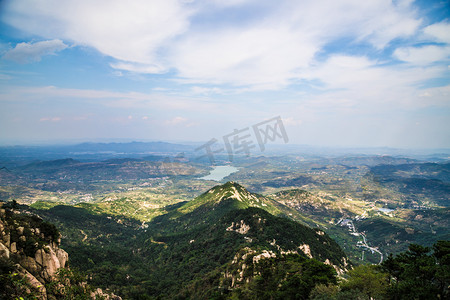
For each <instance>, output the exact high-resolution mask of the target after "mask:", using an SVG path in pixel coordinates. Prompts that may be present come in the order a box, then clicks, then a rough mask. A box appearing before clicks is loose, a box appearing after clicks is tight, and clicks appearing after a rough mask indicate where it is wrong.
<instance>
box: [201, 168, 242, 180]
mask: <svg viewBox="0 0 450 300" xmlns="http://www.w3.org/2000/svg"><path fill="white" fill-rule="evenodd" d="M237 171H239V169H238V168H235V167H232V166H215V167H214V169H212V170H211V172H209V174H208V175H206V176H204V177H201V178H199V179H203V180H214V181H221V180H222V179H224V178H225V177H227V176H228V175H230V174H233V173H235V172H237Z"/></svg>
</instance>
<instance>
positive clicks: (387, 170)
mask: <svg viewBox="0 0 450 300" xmlns="http://www.w3.org/2000/svg"><path fill="white" fill-rule="evenodd" d="M365 177H366V179H367V180H368V181H369V182H371V183H373V184H377V185H380V186H382V187H384V188H388V189H391V190H393V191H397V192H400V193H403V194H404V195H406V197H405V198H406V201H407V202H408V203H410V205H416V206H420V205H422V203H424V202H425V201H429V202H431V203H432V204H433V205H439V206H444V207H450V163H441V164H438V163H414V164H401V165H379V166H374V167H372V168H371V169H370V172H369V173H368V174H366V176H365Z"/></svg>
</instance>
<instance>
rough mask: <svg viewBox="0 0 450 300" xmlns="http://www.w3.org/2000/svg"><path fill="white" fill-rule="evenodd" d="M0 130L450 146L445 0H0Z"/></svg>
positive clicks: (44, 138) (71, 137)
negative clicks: (272, 127)
mask: <svg viewBox="0 0 450 300" xmlns="http://www.w3.org/2000/svg"><path fill="white" fill-rule="evenodd" d="M0 57H1V59H0V128H1V130H0V143H1V144H15V143H20V144H24V143H35V142H53V141H58V142H61V141H67V142H69V141H96V140H102V141H105V140H117V139H119V140H120V139H123V140H165V141H207V140H210V139H211V138H217V139H220V138H221V137H223V136H224V135H226V134H229V133H230V132H232V131H233V130H234V129H242V128H246V127H248V126H252V125H254V124H256V123H259V122H261V121H264V120H266V119H270V118H272V117H276V116H281V118H282V120H283V124H284V126H285V128H286V131H287V134H288V136H289V141H290V143H295V144H309V145H323V146H352V147H353V146H363V147H372V146H389V147H400V148H440V147H446V148H449V147H450V3H449V1H409V0H404V1H403V0H400V1H387V0H368V1H360V0H338V1H336V0H318V1H289V0H286V1H282V0H281V1H260V0H259V1H256V0H231V1H219V0H209V1H206V0H205V1H196V0H192V1H189V0H184V1H181V0H180V1H176V0H164V1H146V0H135V1H126V2H125V1H119V0H90V1H87V0H86V1H85V0H64V1H61V0H43V1H32V0H14V1H8V0H7V1H3V2H1V4H0Z"/></svg>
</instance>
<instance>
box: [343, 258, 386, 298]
mask: <svg viewBox="0 0 450 300" xmlns="http://www.w3.org/2000/svg"><path fill="white" fill-rule="evenodd" d="M347 275H348V279H347V281H345V282H343V283H342V284H341V288H342V291H343V292H346V291H359V292H361V294H362V295H364V296H366V297H367V298H368V299H371V298H374V299H382V298H383V297H384V296H385V294H386V292H387V289H388V286H389V282H388V274H387V273H384V272H383V271H382V269H381V268H380V267H379V266H376V265H360V266H357V267H355V268H354V269H353V270H350V271H349V272H348V273H347Z"/></svg>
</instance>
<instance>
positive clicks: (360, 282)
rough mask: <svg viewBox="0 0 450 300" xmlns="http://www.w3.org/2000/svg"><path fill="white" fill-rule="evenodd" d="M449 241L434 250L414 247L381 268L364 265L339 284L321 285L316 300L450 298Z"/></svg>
mask: <svg viewBox="0 0 450 300" xmlns="http://www.w3.org/2000/svg"><path fill="white" fill-rule="evenodd" d="M449 285H450V241H438V242H437V243H436V244H434V245H433V247H424V246H421V245H417V244H411V245H410V246H409V249H408V250H407V251H405V252H403V253H400V254H398V255H396V256H394V255H392V254H391V255H389V257H388V258H387V259H386V260H385V261H384V262H383V263H382V264H381V265H361V266H358V267H355V268H354V269H353V270H351V271H349V272H348V273H347V278H346V279H345V280H342V281H341V283H340V284H339V285H324V284H321V285H318V286H316V287H315V288H314V290H312V292H311V295H310V299H313V300H322V299H323V300H325V299H330V300H344V299H345V300H352V299H354V300H366V299H367V300H369V299H377V300H378V299H382V300H383V299H389V300H391V299H392V300H410V299H418V300H431V299H450V293H449Z"/></svg>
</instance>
